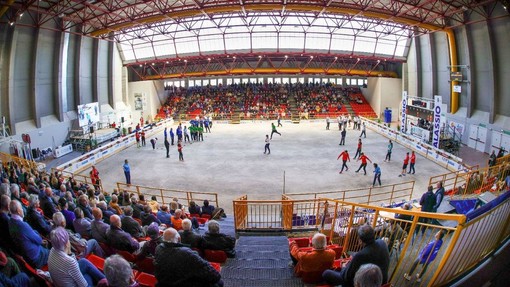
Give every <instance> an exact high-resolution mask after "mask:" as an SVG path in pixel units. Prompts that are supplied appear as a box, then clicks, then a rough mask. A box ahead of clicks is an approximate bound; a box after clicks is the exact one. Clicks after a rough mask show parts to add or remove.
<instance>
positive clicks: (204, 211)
mask: <svg viewBox="0 0 510 287" xmlns="http://www.w3.org/2000/svg"><path fill="white" fill-rule="evenodd" d="M213 212H214V205H209V200H207V199H206V200H204V205H203V206H202V213H201V214H200V215H202V214H208V215H210V216H211V217H212V215H213Z"/></svg>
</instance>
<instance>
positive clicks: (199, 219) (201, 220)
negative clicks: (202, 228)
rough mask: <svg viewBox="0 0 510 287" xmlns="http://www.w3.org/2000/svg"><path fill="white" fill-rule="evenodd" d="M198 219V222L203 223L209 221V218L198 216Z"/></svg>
mask: <svg viewBox="0 0 510 287" xmlns="http://www.w3.org/2000/svg"><path fill="white" fill-rule="evenodd" d="M197 221H198V224H201V225H203V224H205V223H206V222H207V221H208V219H207V218H197Z"/></svg>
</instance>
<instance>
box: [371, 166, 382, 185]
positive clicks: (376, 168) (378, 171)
mask: <svg viewBox="0 0 510 287" xmlns="http://www.w3.org/2000/svg"><path fill="white" fill-rule="evenodd" d="M376 181H378V182H379V186H381V168H380V167H379V166H378V165H377V163H374V182H373V183H372V187H374V186H375V182H376Z"/></svg>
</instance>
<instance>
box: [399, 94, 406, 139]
mask: <svg viewBox="0 0 510 287" xmlns="http://www.w3.org/2000/svg"><path fill="white" fill-rule="evenodd" d="M406 115H407V91H403V92H402V117H401V119H400V132H402V133H404V134H405V133H406V119H407V117H406Z"/></svg>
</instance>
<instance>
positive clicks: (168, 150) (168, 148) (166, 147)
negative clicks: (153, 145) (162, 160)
mask: <svg viewBox="0 0 510 287" xmlns="http://www.w3.org/2000/svg"><path fill="white" fill-rule="evenodd" d="M163 143H164V144H165V149H166V158H169V157H170V143H169V142H168V140H167V139H166V138H165V141H164V142H163Z"/></svg>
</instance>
